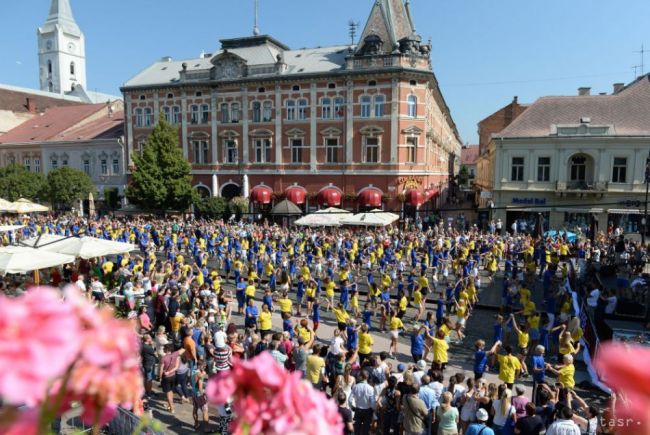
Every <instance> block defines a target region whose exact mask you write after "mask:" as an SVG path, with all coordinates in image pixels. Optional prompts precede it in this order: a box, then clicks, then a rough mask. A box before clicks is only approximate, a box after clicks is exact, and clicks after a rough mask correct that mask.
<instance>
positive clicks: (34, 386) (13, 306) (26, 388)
mask: <svg viewBox="0 0 650 435" xmlns="http://www.w3.org/2000/svg"><path fill="white" fill-rule="evenodd" d="M80 345H81V328H80V322H79V319H78V318H77V316H76V315H75V312H74V310H73V309H72V307H71V306H70V305H68V304H65V303H63V302H62V301H61V298H60V296H59V294H58V292H57V291H56V290H55V289H52V288H48V287H37V288H33V289H31V290H30V291H29V292H27V293H26V294H25V295H23V296H21V297H19V298H15V299H10V298H6V297H2V296H0V349H2V352H0V396H2V398H3V400H4V401H5V402H6V403H11V404H26V405H29V406H33V405H35V404H37V403H38V402H40V401H42V400H43V399H44V398H45V397H46V394H47V388H48V385H49V383H50V382H52V381H53V380H55V379H56V378H58V377H60V376H62V375H63V374H64V373H65V371H66V369H67V368H68V367H69V366H70V364H72V362H73V361H74V359H75V358H76V357H77V355H78V353H79V349H80Z"/></svg>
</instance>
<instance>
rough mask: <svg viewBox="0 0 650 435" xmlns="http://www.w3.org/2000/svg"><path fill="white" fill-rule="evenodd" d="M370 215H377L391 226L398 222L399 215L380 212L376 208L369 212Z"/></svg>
mask: <svg viewBox="0 0 650 435" xmlns="http://www.w3.org/2000/svg"><path fill="white" fill-rule="evenodd" d="M370 213H377V214H379V215H380V216H381V217H382V218H384V219H386V220H387V221H390V222H389V223H391V224H392V223H393V222H395V221H396V220H399V215H398V214H395V213H391V212H389V211H384V210H381V209H378V208H376V209H374V210H370Z"/></svg>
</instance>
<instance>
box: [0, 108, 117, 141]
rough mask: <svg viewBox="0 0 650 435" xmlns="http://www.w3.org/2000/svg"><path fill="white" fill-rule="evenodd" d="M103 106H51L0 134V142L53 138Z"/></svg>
mask: <svg viewBox="0 0 650 435" xmlns="http://www.w3.org/2000/svg"><path fill="white" fill-rule="evenodd" d="M105 107H106V104H84V105H76V106H69V107H52V108H50V109H48V110H46V111H45V113H43V114H42V115H37V116H35V117H34V118H32V119H30V120H28V121H25V122H23V123H22V124H20V125H19V126H18V127H16V128H14V129H12V130H9V131H8V132H7V133H6V134H5V135H2V136H0V143H11V142H37V141H41V142H42V141H48V140H55V139H57V137H58V136H60V135H61V133H63V132H65V131H66V130H68V129H70V128H72V127H74V126H75V125H77V124H79V123H80V122H81V121H83V120H84V119H86V118H88V117H89V116H91V115H93V114H95V113H97V112H98V111H100V110H102V109H104V108H105Z"/></svg>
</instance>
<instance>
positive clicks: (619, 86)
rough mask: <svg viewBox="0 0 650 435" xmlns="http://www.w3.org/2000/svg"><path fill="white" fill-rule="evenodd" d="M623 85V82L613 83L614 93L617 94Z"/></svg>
mask: <svg viewBox="0 0 650 435" xmlns="http://www.w3.org/2000/svg"><path fill="white" fill-rule="evenodd" d="M624 87H625V83H614V93H615V94H618V93H619V92H621V91H622V90H623V88H624Z"/></svg>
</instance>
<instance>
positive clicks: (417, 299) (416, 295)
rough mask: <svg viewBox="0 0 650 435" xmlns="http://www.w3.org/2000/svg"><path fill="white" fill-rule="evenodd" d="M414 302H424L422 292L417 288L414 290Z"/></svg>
mask: <svg viewBox="0 0 650 435" xmlns="http://www.w3.org/2000/svg"><path fill="white" fill-rule="evenodd" d="M413 303H414V304H415V305H420V304H421V303H422V292H421V291H420V290H415V291H414V292H413Z"/></svg>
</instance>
